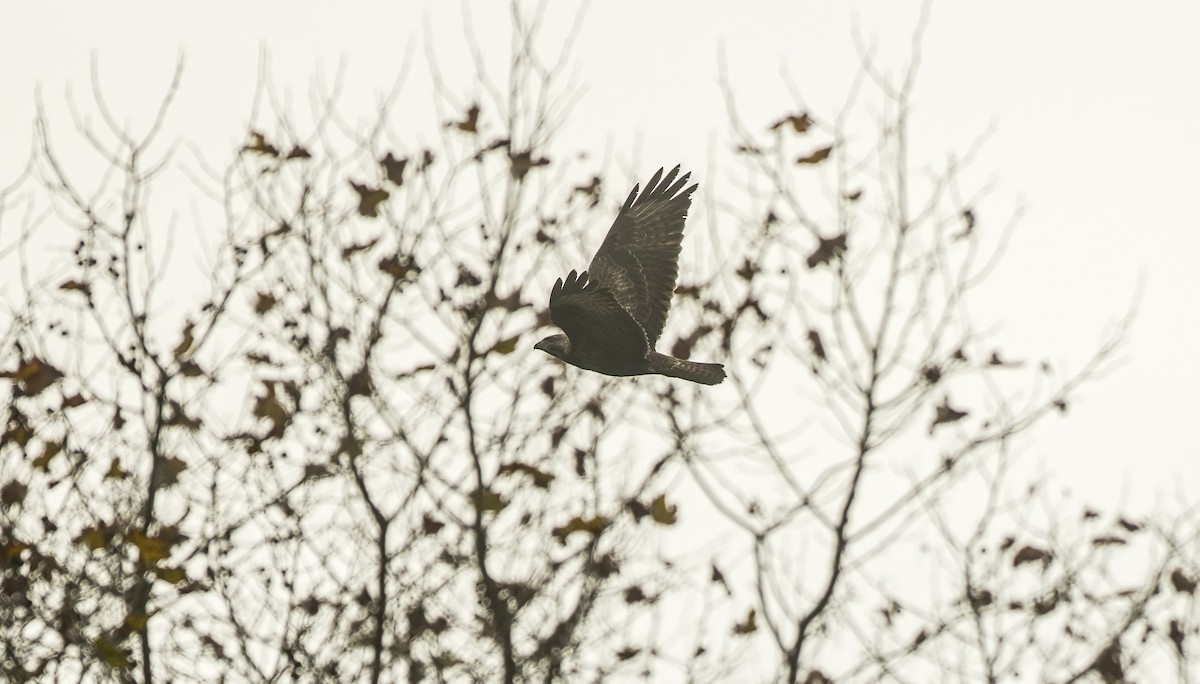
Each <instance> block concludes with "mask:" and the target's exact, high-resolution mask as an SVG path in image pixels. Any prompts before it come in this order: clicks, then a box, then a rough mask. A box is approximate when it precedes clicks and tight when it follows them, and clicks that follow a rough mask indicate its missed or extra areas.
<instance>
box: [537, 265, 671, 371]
mask: <svg viewBox="0 0 1200 684" xmlns="http://www.w3.org/2000/svg"><path fill="white" fill-rule="evenodd" d="M550 318H551V319H552V320H553V321H554V324H555V325H557V326H558V327H560V328H562V329H563V332H565V333H566V334H567V337H568V338H569V339H570V340H571V349H572V351H573V353H576V354H583V355H587V356H593V357H599V358H604V359H614V360H622V361H624V360H629V361H640V360H641V359H643V358H644V357H645V356H646V350H647V345H646V333H645V332H644V331H643V330H642V326H641V325H639V324H638V322H637V321H635V320H634V319H633V316H631V315H630V313H629V312H628V311H626V310H625V308H624V307H622V306H621V305H620V304H619V303H617V300H616V298H614V297H613V295H612V293H611V292H609V291H608V290H607V289H605V288H604V287H603V286H601V285H600V284H599V283H597V282H596V281H595V280H590V281H589V278H588V272H587V271H584V272H583V273H581V274H579V275H576V273H575V271H571V273H570V274H569V275H568V276H567V278H566V280H563V279H561V278H560V279H559V280H558V281H556V282H555V283H554V289H553V290H551V291H550Z"/></svg>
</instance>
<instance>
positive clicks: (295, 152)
mask: <svg viewBox="0 0 1200 684" xmlns="http://www.w3.org/2000/svg"><path fill="white" fill-rule="evenodd" d="M285 159H312V153H310V152H309V151H308V150H307V149H305V148H304V147H303V146H302V145H296V146H295V147H293V148H292V149H291V151H289V152H288V153H287V157H285Z"/></svg>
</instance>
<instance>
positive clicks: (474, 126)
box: [446, 104, 479, 133]
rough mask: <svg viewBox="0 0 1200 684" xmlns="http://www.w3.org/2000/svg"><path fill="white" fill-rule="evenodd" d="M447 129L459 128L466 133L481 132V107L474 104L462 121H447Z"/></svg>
mask: <svg viewBox="0 0 1200 684" xmlns="http://www.w3.org/2000/svg"><path fill="white" fill-rule="evenodd" d="M446 127H447V128H457V129H458V130H460V131H462V132H464V133H478V132H479V105H477V104H472V105H471V106H470V107H469V108H468V109H467V113H466V115H465V116H464V117H463V119H462V121H447V122H446Z"/></svg>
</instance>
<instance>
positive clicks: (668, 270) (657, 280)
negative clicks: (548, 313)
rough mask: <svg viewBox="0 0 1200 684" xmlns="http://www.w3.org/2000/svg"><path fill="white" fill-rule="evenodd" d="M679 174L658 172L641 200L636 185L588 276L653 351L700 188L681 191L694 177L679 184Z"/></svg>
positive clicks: (663, 319)
mask: <svg viewBox="0 0 1200 684" xmlns="http://www.w3.org/2000/svg"><path fill="white" fill-rule="evenodd" d="M678 175H679V167H678V166H676V167H675V168H673V169H671V172H670V173H668V174H667V176H666V178H663V170H662V169H659V170H658V173H655V174H654V176H653V177H652V178H651V179H650V182H649V183H647V184H646V190H645V192H642V193H641V194H640V195H639V194H638V186H636V185H635V186H634V188H633V191H632V192H630V193H629V198H628V199H626V200H625V205H624V206H622V207H621V211H620V213H619V214H617V219H616V220H615V221H613V225H612V228H610V229H609V231H608V236H607V237H605V238H604V243H603V244H602V245H600V249H599V250H597V251H596V256H595V257H593V258H592V264H591V266H590V267H589V269H588V271H587V273H588V274H589V277H590V278H591V280H592V281H594V282H597V283H599V285H600V286H601V287H603V288H604V289H606V290H608V291H609V292H611V293H612V296H613V297H615V298H616V301H617V302H618V303H619V304H620V305H621V306H622V307H624V308H625V310H626V311H628V312H629V314H630V315H631V316H632V317H633V318H634V320H636V321H637V322H638V323H639V324H640V325H641V327H642V329H643V330H645V333H646V335H645V336H646V343H647V346H648V347H649V348H650V349H653V348H654V345H655V343H657V342H658V338H659V336H660V335H662V329H663V324H664V323H665V322H666V320H667V312H668V311H670V309H671V297H672V295H673V294H674V292H675V279H676V278H677V277H678V276H679V251H680V246H681V244H682V243H683V223H684V220H686V219H687V212H688V208H689V207H690V206H691V204H692V193H693V192H695V191H696V188H697V187H698V184H693V185H692V186H691V187H689V188H687V189H686V190H683V191H682V192H680V190H682V189H683V187H684V186H685V185H687V181H688V178H689V177H690V176H691V174H690V173H685V174H684V175H683V176H682V177H680V178H679V179H678V180H676V176H678ZM556 322H557V321H556ZM564 329H565V328H564ZM567 335H568V336H569V337H571V340H572V343H574V340H575V336H574V335H571V334H570V331H567Z"/></svg>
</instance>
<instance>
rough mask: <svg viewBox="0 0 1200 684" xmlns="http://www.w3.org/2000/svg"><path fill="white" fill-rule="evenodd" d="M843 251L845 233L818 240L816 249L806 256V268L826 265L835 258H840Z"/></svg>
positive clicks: (844, 248)
mask: <svg viewBox="0 0 1200 684" xmlns="http://www.w3.org/2000/svg"><path fill="white" fill-rule="evenodd" d="M845 251H846V234H845V233H842V234H840V235H834V236H833V237H828V238H824V237H823V238H819V240H818V242H817V248H816V249H815V250H813V252H812V254H809V255H808V261H807V263H808V267H809V268H816V267H817V266H820V265H822V264H828V263H829V262H831V261H833V260H834V259H836V258H837V257H840V256H841V255H842V254H843V253H844V252H845Z"/></svg>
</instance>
